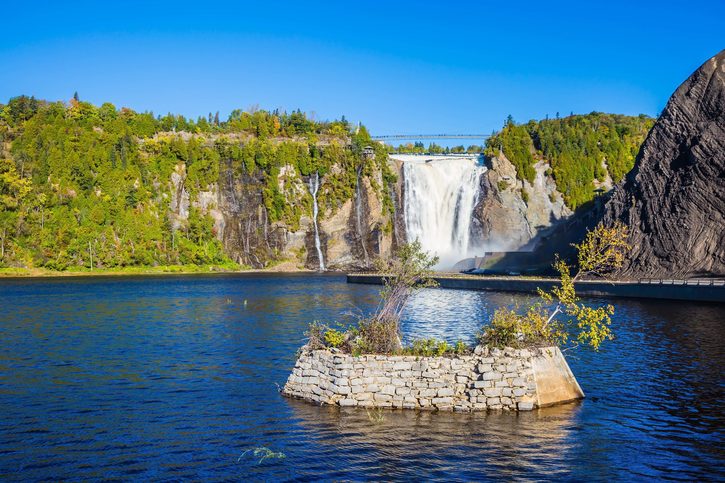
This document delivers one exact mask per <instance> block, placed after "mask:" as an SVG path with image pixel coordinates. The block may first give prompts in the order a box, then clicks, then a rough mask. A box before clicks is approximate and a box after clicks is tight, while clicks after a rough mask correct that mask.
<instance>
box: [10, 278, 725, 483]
mask: <svg viewBox="0 0 725 483" xmlns="http://www.w3.org/2000/svg"><path fill="white" fill-rule="evenodd" d="M378 290H379V289H378V288H377V287H371V286H360V285H347V284H345V282H344V278H342V277H340V276H316V275H314V276H313V275H291V276H280V275H244V276H237V275H228V276H225V275H220V276H178V277H159V278H156V277H139V278H107V279H106V278H98V279H96V278H94V279H59V280H53V279H44V280H4V281H0V306H2V307H3V309H4V310H2V311H1V312H0V338H1V339H2V341H3V344H2V347H1V348H0V410H1V411H2V414H3V418H1V419H0V479H2V480H10V481H34V480H48V479H53V480H84V479H91V480H99V479H111V480H139V481H146V480H149V479H153V480H162V481H176V480H180V479H194V480H199V479H205V480H252V481H256V480H310V479H314V480H320V479H321V480H370V479H372V480H421V479H426V480H428V479H432V480H445V481H471V480H476V481H479V480H488V479H490V480H501V479H505V480H511V479H524V480H541V479H557V480H565V481H566V480H569V481H578V480H584V479H586V480H595V481H610V480H632V479H675V480H702V479H723V478H725V475H724V474H723V471H722V467H723V462H724V460H725V453H724V450H723V449H722V448H723V447H724V445H723V428H725V414H724V412H723V409H722V407H723V402H724V400H723V395H724V394H723V393H724V391H725V381H724V380H723V377H722V367H723V363H725V343H723V321H725V308H723V307H722V306H717V305H702V304H687V303H669V302H643V301H624V300H617V301H616V308H617V313H616V315H615V317H614V329H615V332H616V335H617V340H616V341H615V343H612V344H609V345H607V346H605V347H604V348H603V349H602V351H601V352H600V353H599V354H593V353H591V352H587V351H580V352H577V353H575V354H573V355H572V356H570V357H569V362H570V365H571V367H572V370H573V371H574V373H575V374H576V375H577V378H578V379H579V382H580V383H581V385H582V386H583V388H584V391H585V392H586V393H587V396H588V398H587V399H585V400H584V401H583V402H581V403H579V404H571V405H565V406H561V407H557V408H548V409H545V410H539V411H534V412H531V413H522V414H515V413H485V414H451V413H428V412H409V411H385V412H384V413H383V418H382V420H381V421H378V420H377V419H376V418H371V417H370V416H369V415H368V413H367V412H366V411H363V410H355V409H351V410H343V409H340V408H329V407H319V406H313V405H309V404H306V403H303V402H300V401H294V400H288V399H285V398H283V397H281V396H280V395H279V394H278V392H277V386H276V384H283V383H284V381H285V379H286V376H287V374H288V371H289V369H290V368H291V366H292V364H293V362H294V355H295V351H296V350H297V348H298V347H299V345H300V344H301V343H302V340H303V337H304V335H303V333H304V330H305V326H306V324H307V323H308V322H310V321H311V320H315V319H317V320H323V321H332V320H344V317H343V316H341V314H342V313H344V312H349V311H351V310H354V309H356V308H357V309H360V310H361V311H362V312H365V311H369V310H371V309H372V308H373V307H374V306H375V304H376V302H377V293H378ZM528 300H530V297H528V296H521V295H512V294H503V293H485V292H467V291H452V290H426V291H424V292H422V293H420V294H419V295H417V296H416V297H414V298H413V299H412V300H411V303H410V305H409V307H408V308H407V309H406V311H405V314H404V321H403V331H404V334H405V338H406V340H411V339H412V338H414V337H430V336H435V337H438V338H445V339H447V340H450V341H455V340H457V339H463V340H467V341H471V340H473V337H474V334H475V332H476V331H477V330H478V329H479V328H480V326H481V324H482V323H483V322H484V321H485V320H486V319H487V318H488V316H490V314H491V312H492V311H493V310H495V308H496V307H498V306H501V305H510V306H513V305H516V304H521V305H523V304H526V303H527V301H528ZM592 302H593V303H601V302H602V301H601V300H592ZM257 447H267V448H270V449H271V450H272V451H275V452H282V453H284V454H285V455H286V457H285V458H283V459H268V460H264V461H261V462H260V461H259V458H256V459H255V458H253V457H250V454H249V453H247V454H245V453H244V452H245V451H246V450H249V449H253V448H257ZM243 455H244V456H243Z"/></svg>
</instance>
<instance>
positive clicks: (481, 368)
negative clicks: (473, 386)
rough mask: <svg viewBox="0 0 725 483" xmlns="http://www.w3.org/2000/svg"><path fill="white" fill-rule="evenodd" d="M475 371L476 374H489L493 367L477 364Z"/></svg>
mask: <svg viewBox="0 0 725 483" xmlns="http://www.w3.org/2000/svg"><path fill="white" fill-rule="evenodd" d="M476 369H477V370H478V372H480V373H481V374H483V373H484V372H491V371H492V370H493V366H492V365H491V364H479V365H478V367H476Z"/></svg>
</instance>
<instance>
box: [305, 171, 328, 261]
mask: <svg viewBox="0 0 725 483" xmlns="http://www.w3.org/2000/svg"><path fill="white" fill-rule="evenodd" d="M309 189H310V194H311V195H312V224H313V225H314V226H315V248H316V249H317V257H318V259H319V260H320V271H321V272H322V271H324V270H325V258H324V257H323V256H322V244H321V243H320V230H319V228H318V227H317V214H318V213H319V209H318V207H317V191H318V190H319V189H320V174H319V173H318V172H317V171H315V174H314V176H310V181H309Z"/></svg>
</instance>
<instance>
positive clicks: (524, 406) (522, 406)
mask: <svg viewBox="0 0 725 483" xmlns="http://www.w3.org/2000/svg"><path fill="white" fill-rule="evenodd" d="M518 408H519V411H531V410H532V409H534V402H533V401H520V402H519V403H518Z"/></svg>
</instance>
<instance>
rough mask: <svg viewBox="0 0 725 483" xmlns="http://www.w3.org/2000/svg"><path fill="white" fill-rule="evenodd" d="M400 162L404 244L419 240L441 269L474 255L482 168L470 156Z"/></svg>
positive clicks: (410, 159) (408, 158) (415, 157)
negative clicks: (474, 222) (475, 211)
mask: <svg viewBox="0 0 725 483" xmlns="http://www.w3.org/2000/svg"><path fill="white" fill-rule="evenodd" d="M401 158H402V159H401V160H402V161H403V179H404V182H405V199H404V200H403V203H404V207H405V228H406V232H407V238H408V241H413V240H415V239H416V238H417V239H418V240H420V243H421V245H422V247H423V249H424V250H426V251H429V252H431V253H434V254H436V255H438V257H439V258H440V260H439V262H438V266H437V268H439V269H447V268H451V267H452V266H453V265H454V264H455V263H456V262H457V261H459V260H461V259H464V258H468V257H472V256H474V255H476V253H475V252H474V250H475V249H476V245H477V243H476V240H472V239H471V221H472V219H473V209H474V207H475V206H476V204H477V203H478V201H479V195H480V178H481V175H482V174H483V173H484V172H486V168H485V167H483V166H481V165H480V164H479V162H478V159H477V158H473V157H434V158H424V157H417V156H405V157H402V156H401Z"/></svg>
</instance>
